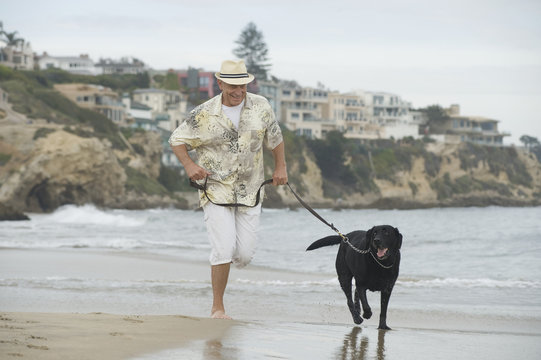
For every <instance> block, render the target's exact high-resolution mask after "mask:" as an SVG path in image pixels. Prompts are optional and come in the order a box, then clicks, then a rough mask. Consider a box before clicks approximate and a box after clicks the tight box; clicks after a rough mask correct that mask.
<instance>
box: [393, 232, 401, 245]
mask: <svg viewBox="0 0 541 360" xmlns="http://www.w3.org/2000/svg"><path fill="white" fill-rule="evenodd" d="M394 231H395V233H396V237H397V238H398V249H400V248H401V247H402V234H401V233H400V231H398V228H394Z"/></svg>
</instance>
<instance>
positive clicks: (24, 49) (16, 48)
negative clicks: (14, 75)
mask: <svg viewBox="0 0 541 360" xmlns="http://www.w3.org/2000/svg"><path fill="white" fill-rule="evenodd" d="M0 65H3V66H7V67H9V68H12V69H17V70H34V52H33V51H32V46H30V43H29V42H21V43H19V44H17V45H8V43H6V42H5V41H3V40H0Z"/></svg>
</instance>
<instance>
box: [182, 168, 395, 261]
mask: <svg viewBox="0 0 541 360" xmlns="http://www.w3.org/2000/svg"><path fill="white" fill-rule="evenodd" d="M207 181H208V176H207V177H206V178H205V183H204V184H203V185H200V184H198V183H196V182H194V181H192V180H191V179H190V186H192V187H194V188H196V189H199V190H201V191H203V193H204V194H205V197H206V198H207V199H208V201H210V202H211V203H213V204H214V205H218V206H228V207H243V206H244V207H255V206H257V204H259V200H260V192H261V188H263V186H265V185H268V184H272V179H267V180H265V181H263V183H262V184H261V185H260V186H259V189H258V190H257V195H256V200H255V204H254V205H246V204H238V203H235V204H218V203H215V202H214V201H212V200H211V199H210V197H209V196H208V194H207ZM286 185H287V186H288V187H289V190H291V192H292V193H293V195H294V196H295V197H296V198H297V201H298V202H299V203H300V204H301V205H302V206H303V207H304V208H305V209H306V210H308V211H309V212H310V213H311V214H312V215H314V216H315V217H316V218H318V219H319V220H320V221H321V222H322V223H324V224H325V225H327V226H328V227H330V228H331V229H332V230H333V231H334V232H336V233H337V234H338V235H340V237H341V238H342V241H344V242H345V243H346V244H347V245H348V246H349V247H351V248H352V249H353V250H354V251H356V252H358V253H359V254H363V255H364V254H368V253H370V254H371V255H372V257H373V258H374V260H375V261H376V263H378V264H379V265H380V266H381V267H383V268H385V269H389V268H391V267H392V266H393V265H394V264H392V265H390V266H386V265H383V264H382V263H381V262H379V261H378V259H376V257H375V256H374V254H372V253H371V252H370V248H368V249H366V250H361V249H359V248H357V247H355V245H353V244H352V243H351V242H350V241H349V238H348V237H347V236H345V235H344V234H342V233H341V232H340V231H339V230H338V229H337V228H336V227H335V226H334V224H332V223H329V222H328V221H327V220H325V219H324V218H323V217H322V216H321V215H319V214H318V213H317V211H315V210H314V209H313V208H312V207H311V206H310V205H308V204H307V203H306V202H305V201H304V200H303V199H302V198H301V197H300V196H299V194H297V193H296V192H295V190H293V188H292V187H291V185H290V184H289V182H287V183H286Z"/></svg>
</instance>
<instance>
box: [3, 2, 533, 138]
mask: <svg viewBox="0 0 541 360" xmlns="http://www.w3.org/2000/svg"><path fill="white" fill-rule="evenodd" d="M240 8H242V10H243V11H240V12H234V11H235V9H240ZM231 13H235V14H236V19H235V20H232V17H231V16H226V15H224V14H231ZM540 18H541V2H539V1H532V0H517V1H508V0H496V1H488V0H477V1H475V2H470V1H467V0H456V1H454V2H452V3H449V2H447V1H438V0H432V1H429V0H414V1H411V2H407V3H404V2H402V1H399V0H389V1H387V2H385V3H365V2H358V1H349V0H338V1H335V2H333V3H332V4H329V3H328V2H324V1H322V0H313V1H310V2H308V1H297V2H291V1H285V0H276V1H275V2H274V3H273V4H272V6H270V5H264V4H261V3H258V2H253V1H246V0H233V1H231V2H228V3H222V2H216V1H211V0H200V1H198V2H193V1H188V0H178V1H170V0H156V1H150V0H132V1H130V2H128V1H126V0H120V1H115V2H105V1H103V0H96V1H95V2H92V3H73V2H69V1H66V0H51V1H49V2H40V1H38V0H19V1H17V2H14V1H13V2H7V3H6V4H4V5H3V9H2V18H0V21H2V22H3V25H4V29H5V30H6V31H8V32H13V31H17V32H18V35H19V36H20V37H22V38H24V39H25V40H27V41H29V42H30V43H31V44H32V48H33V50H34V51H35V52H36V53H37V54H42V53H43V51H46V52H47V53H48V54H50V55H51V56H64V55H68V56H79V55H80V54H88V55H89V57H91V58H92V59H99V58H112V59H119V58H121V57H135V58H138V59H140V60H141V61H143V62H144V63H145V64H147V65H148V66H149V67H151V68H153V69H156V70H168V69H187V68H189V67H190V66H191V67H197V68H202V69H204V70H207V71H212V70H214V71H216V70H215V69H219V66H220V63H221V62H222V61H223V60H225V59H233V58H235V56H234V55H233V53H232V50H233V48H234V47H235V46H236V45H235V43H234V42H235V40H236V39H237V38H238V36H239V35H240V33H241V31H242V30H243V28H244V27H245V26H246V25H247V24H248V23H249V22H253V23H255V24H256V26H257V28H258V30H259V31H261V32H262V33H263V35H264V41H265V42H266V43H267V46H268V49H269V58H270V63H271V64H272V67H271V69H270V74H272V75H275V76H276V77H278V78H280V79H287V80H295V81H297V82H298V83H299V84H300V85H301V86H304V87H317V84H318V83H322V84H324V85H325V87H327V88H329V89H331V90H336V91H339V92H342V93H345V92H349V91H352V90H354V89H363V90H365V91H372V92H386V93H392V94H397V95H399V96H400V97H401V98H402V99H404V100H405V101H408V102H411V104H412V107H414V108H422V107H426V106H429V105H440V106H442V107H444V108H446V107H449V106H450V105H451V104H459V105H460V108H461V114H463V115H465V116H482V117H487V118H490V119H494V120H498V121H499V124H498V127H499V131H500V132H509V133H511V134H512V136H511V137H507V138H506V139H505V140H504V143H505V144H510V143H514V144H516V145H521V143H520V141H519V138H520V137H521V136H522V135H529V136H533V137H536V138H538V139H541V119H540V116H539V115H538V104H540V103H541V42H540V41H539V39H540V38H541V21H539V19H540ZM277 20H278V21H277ZM209 69H212V70H209Z"/></svg>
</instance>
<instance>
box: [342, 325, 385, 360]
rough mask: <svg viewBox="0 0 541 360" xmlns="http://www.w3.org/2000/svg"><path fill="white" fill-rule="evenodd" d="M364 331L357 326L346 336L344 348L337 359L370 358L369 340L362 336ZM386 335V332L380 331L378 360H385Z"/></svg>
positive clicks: (355, 359)
mask: <svg viewBox="0 0 541 360" xmlns="http://www.w3.org/2000/svg"><path fill="white" fill-rule="evenodd" d="M362 331H363V329H362V328H361V327H357V326H356V327H354V328H353V329H351V332H350V333H349V334H346V336H345V337H344V342H343V344H342V346H341V347H340V348H339V349H338V351H337V359H341V360H364V359H368V358H369V357H368V354H367V351H368V344H369V338H368V336H362V335H361V334H362ZM385 333H386V331H385V330H378V345H377V351H376V355H377V357H376V359H377V360H385ZM360 335H361V336H360ZM359 336H360V340H359ZM370 358H373V357H370Z"/></svg>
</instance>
